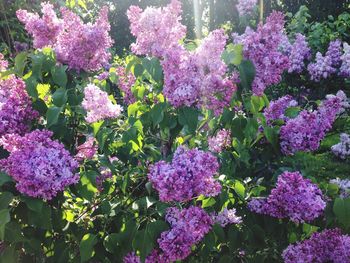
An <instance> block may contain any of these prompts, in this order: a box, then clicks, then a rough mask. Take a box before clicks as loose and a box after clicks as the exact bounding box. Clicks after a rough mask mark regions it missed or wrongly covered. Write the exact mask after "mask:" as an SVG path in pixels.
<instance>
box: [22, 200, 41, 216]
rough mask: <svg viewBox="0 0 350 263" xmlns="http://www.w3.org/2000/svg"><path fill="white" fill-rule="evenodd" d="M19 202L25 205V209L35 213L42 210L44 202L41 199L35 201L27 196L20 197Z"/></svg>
mask: <svg viewBox="0 0 350 263" xmlns="http://www.w3.org/2000/svg"><path fill="white" fill-rule="evenodd" d="M21 200H22V201H23V202H24V203H26V205H27V207H28V208H29V209H30V210H32V211H35V212H37V213H41V211H42V209H43V205H44V202H43V200H41V199H35V198H32V197H28V196H22V197H21Z"/></svg>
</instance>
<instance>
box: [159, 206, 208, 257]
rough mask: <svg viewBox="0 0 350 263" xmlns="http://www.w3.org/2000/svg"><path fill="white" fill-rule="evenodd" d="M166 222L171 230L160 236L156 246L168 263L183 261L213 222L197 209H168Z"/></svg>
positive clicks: (200, 209) (201, 210)
mask: <svg viewBox="0 0 350 263" xmlns="http://www.w3.org/2000/svg"><path fill="white" fill-rule="evenodd" d="M166 220H167V221H168V222H169V224H170V225H171V229H170V230H168V231H165V232H163V233H162V234H161V236H160V238H159V239H158V244H159V247H160V249H161V250H162V252H163V253H164V256H165V258H167V259H168V260H169V261H177V260H183V259H185V258H187V257H188V256H189V254H190V253H191V247H192V246H193V245H195V244H197V243H198V242H200V241H201V240H202V239H203V237H204V236H205V235H206V234H207V233H208V232H209V231H210V229H211V227H212V225H213V220H212V219H211V217H210V216H209V215H208V214H207V213H206V212H205V211H204V210H203V209H202V208H199V207H195V206H191V207H189V208H185V209H182V210H179V209H177V208H175V207H172V208H169V209H168V210H167V214H166Z"/></svg>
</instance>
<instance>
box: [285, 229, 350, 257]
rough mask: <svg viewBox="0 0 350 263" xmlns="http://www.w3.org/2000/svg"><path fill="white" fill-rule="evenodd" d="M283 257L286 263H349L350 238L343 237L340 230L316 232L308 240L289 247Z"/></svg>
mask: <svg viewBox="0 0 350 263" xmlns="http://www.w3.org/2000/svg"><path fill="white" fill-rule="evenodd" d="M282 257H283V259H284V262H285V263H295V262H303V263H323V262H333V263H348V262H350V236H348V235H342V233H341V231H340V230H339V229H326V230H324V231H323V232H321V233H318V232H316V233H313V234H312V235H311V237H310V238H309V239H307V240H304V241H302V242H298V243H296V244H293V245H289V246H288V247H287V249H285V250H284V251H283V254H282Z"/></svg>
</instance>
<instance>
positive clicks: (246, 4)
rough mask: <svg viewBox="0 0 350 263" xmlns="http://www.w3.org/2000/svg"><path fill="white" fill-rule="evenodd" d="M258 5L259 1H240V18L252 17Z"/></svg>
mask: <svg viewBox="0 0 350 263" xmlns="http://www.w3.org/2000/svg"><path fill="white" fill-rule="evenodd" d="M257 5H258V0H239V1H238V4H237V5H236V7H237V10H238V13H239V15H240V16H245V15H250V14H252V13H253V11H254V9H255V7H257Z"/></svg>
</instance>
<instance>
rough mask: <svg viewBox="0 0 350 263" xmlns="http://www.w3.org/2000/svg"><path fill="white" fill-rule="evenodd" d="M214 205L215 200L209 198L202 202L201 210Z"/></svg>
mask: <svg viewBox="0 0 350 263" xmlns="http://www.w3.org/2000/svg"><path fill="white" fill-rule="evenodd" d="M215 204H216V201H215V198H213V197H209V198H206V199H204V200H203V201H202V208H206V207H210V206H213V205H215Z"/></svg>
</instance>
